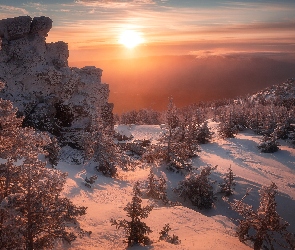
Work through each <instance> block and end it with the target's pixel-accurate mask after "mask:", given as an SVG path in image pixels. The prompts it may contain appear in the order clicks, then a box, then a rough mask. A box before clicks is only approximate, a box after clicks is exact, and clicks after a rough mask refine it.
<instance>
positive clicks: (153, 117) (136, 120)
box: [120, 109, 161, 125]
mask: <svg viewBox="0 0 295 250" xmlns="http://www.w3.org/2000/svg"><path fill="white" fill-rule="evenodd" d="M120 121H121V124H147V125H158V124H161V113H160V112H158V111H155V110H152V109H140V110H138V111H137V110H131V111H128V112H125V113H123V114H122V115H121V119H120Z"/></svg>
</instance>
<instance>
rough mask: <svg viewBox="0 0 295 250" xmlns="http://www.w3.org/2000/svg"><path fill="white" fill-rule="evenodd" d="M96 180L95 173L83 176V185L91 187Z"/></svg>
mask: <svg viewBox="0 0 295 250" xmlns="http://www.w3.org/2000/svg"><path fill="white" fill-rule="evenodd" d="M96 180H97V175H92V176H90V177H89V178H88V177H87V176H86V177H85V186H86V187H89V188H91V185H92V184H94V183H95V181H96Z"/></svg>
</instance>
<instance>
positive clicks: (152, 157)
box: [142, 144, 167, 163]
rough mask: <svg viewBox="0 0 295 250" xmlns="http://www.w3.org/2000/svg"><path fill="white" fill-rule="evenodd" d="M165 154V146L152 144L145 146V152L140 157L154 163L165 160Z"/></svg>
mask: <svg viewBox="0 0 295 250" xmlns="http://www.w3.org/2000/svg"><path fill="white" fill-rule="evenodd" d="M166 156H167V148H166V147H165V146H162V145H157V144H152V145H150V146H149V147H147V149H146V152H145V153H144V154H143V155H142V159H143V160H144V161H146V162H147V163H154V162H157V161H162V160H165V159H166Z"/></svg>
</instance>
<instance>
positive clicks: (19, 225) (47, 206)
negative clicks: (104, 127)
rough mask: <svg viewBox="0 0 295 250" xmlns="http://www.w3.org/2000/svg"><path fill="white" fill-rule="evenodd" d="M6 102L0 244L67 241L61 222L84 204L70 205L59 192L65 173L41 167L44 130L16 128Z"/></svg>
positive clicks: (39, 245) (2, 105)
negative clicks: (40, 156)
mask: <svg viewBox="0 0 295 250" xmlns="http://www.w3.org/2000/svg"><path fill="white" fill-rule="evenodd" d="M16 112H17V110H16V109H15V108H13V106H12V103H11V102H9V101H4V100H2V99H0V158H2V159H4V160H5V161H4V163H2V164H1V165H0V178H1V180H2V182H1V186H0V187H1V189H0V204H1V205H0V248H1V249H14V248H18V249H28V250H32V249H43V248H53V244H54V241H55V240H56V239H63V240H66V241H68V242H71V241H73V240H74V239H75V238H76V236H75V234H74V233H73V232H70V230H69V228H68V226H67V224H66V222H69V221H72V222H73V221H76V217H77V216H79V215H83V214H85V211H86V207H76V206H75V205H73V204H72V202H71V201H70V200H69V199H67V198H62V197H61V196H60V193H61V191H62V189H63V185H64V184H65V181H66V176H67V175H66V174H65V173H61V172H60V171H58V170H55V169H47V168H45V164H46V163H45V162H42V161H40V160H39V159H38V157H39V155H40V154H43V155H44V154H45V151H44V150H43V149H44V147H45V146H46V145H48V144H49V143H50V138H49V137H48V136H47V135H46V134H44V133H38V132H36V131H34V130H33V129H32V128H22V127H21V124H22V118H17V116H16Z"/></svg>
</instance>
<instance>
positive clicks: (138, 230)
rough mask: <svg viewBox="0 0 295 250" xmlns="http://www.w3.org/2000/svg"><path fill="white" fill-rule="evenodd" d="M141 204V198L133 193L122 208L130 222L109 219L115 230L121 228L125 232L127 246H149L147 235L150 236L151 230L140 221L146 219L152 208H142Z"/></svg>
mask: <svg viewBox="0 0 295 250" xmlns="http://www.w3.org/2000/svg"><path fill="white" fill-rule="evenodd" d="M134 190H136V188H134ZM141 203H142V200H141V198H140V197H139V196H137V192H134V195H133V197H132V201H131V202H129V203H128V204H127V205H126V207H125V208H124V211H126V213H127V217H129V218H130V219H131V221H127V220H125V219H124V220H118V221H117V220H114V219H111V223H112V225H115V226H116V228H117V229H119V228H121V227H122V228H123V229H124V230H125V233H126V237H127V243H128V246H133V245H136V244H143V245H149V244H150V243H151V241H150V239H149V237H148V236H147V234H150V233H151V232H152V230H151V229H150V227H148V226H147V225H146V223H144V222H142V221H141V219H145V218H147V217H148V215H149V213H150V212H151V211H152V209H153V207H152V206H145V207H142V206H141Z"/></svg>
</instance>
